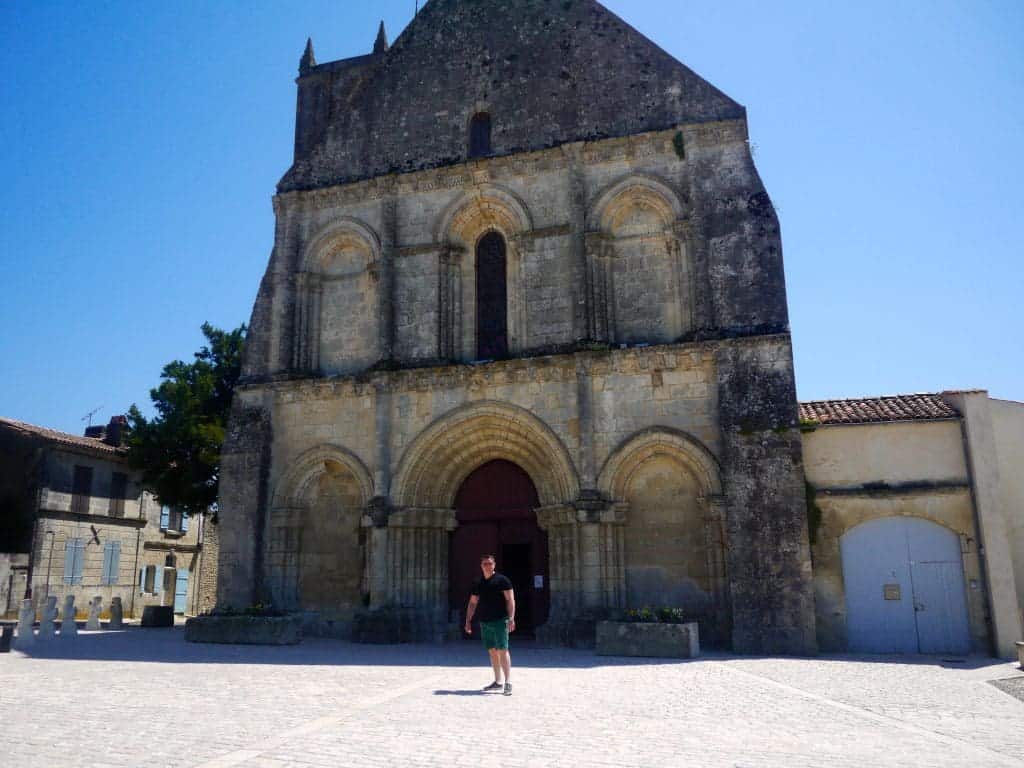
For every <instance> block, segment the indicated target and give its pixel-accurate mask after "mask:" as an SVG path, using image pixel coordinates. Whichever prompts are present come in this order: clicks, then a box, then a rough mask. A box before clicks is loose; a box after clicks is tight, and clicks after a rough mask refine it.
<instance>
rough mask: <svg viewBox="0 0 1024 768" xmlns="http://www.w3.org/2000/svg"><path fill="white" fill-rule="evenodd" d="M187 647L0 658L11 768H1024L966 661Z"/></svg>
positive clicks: (125, 635) (1022, 706)
mask: <svg viewBox="0 0 1024 768" xmlns="http://www.w3.org/2000/svg"><path fill="white" fill-rule="evenodd" d="M513 664H514V670H513V683H514V695H513V696H512V697H511V698H506V697H503V696H500V695H494V694H487V695H484V694H480V693H478V691H479V689H480V688H481V687H482V686H483V685H484V684H486V683H487V682H489V681H490V671H489V668H488V667H487V665H486V656H485V654H484V652H483V651H482V650H481V649H480V648H479V647H478V646H477V645H476V644H473V643H467V644H460V645H454V646H443V647H431V646H358V645H351V644H348V643H342V642H337V641H328V640H307V641H306V642H304V643H303V644H302V645H300V646H296V647H289V648H262V647H245V646H210V645H191V644H186V643H185V642H184V639H183V637H182V631H181V629H180V628H176V629H165V630H141V629H131V630H128V631H125V632H99V633H87V632H83V633H81V634H80V635H79V637H78V638H77V639H74V640H72V639H68V640H66V641H61V640H60V639H57V640H54V641H51V642H49V643H47V644H45V645H44V644H37V645H36V646H35V648H33V649H32V651H31V653H29V654H25V653H20V652H14V653H11V654H4V655H0V707H2V712H3V720H2V722H3V726H2V727H0V763H2V764H3V765H17V766H46V767H47V768H49V767H50V766H61V767H62V768H63V767H64V766H69V767H70V766H83V767H86V766H88V767H89V768H101V767H103V766H117V767H119V768H120V767H122V766H132V767H134V766H147V767H149V766H174V767H175V768H177V767H178V766H182V767H184V766H202V767H203V768H226V767H227V766H244V767H245V768H258V767H259V768H282V767H283V766H303V767H308V766H331V767H332V768H334V767H335V766H346V767H347V766H392V765H397V766H400V767H401V768H406V767H410V768H411V767H415V766H429V767H431V768H433V767H434V766H438V767H440V766H452V765H456V764H465V765H470V766H475V765H479V764H493V765H501V766H518V767H520V768H534V767H540V766H573V767H574V768H576V767H577V766H645V767H646V766H709V767H711V768H717V767H719V766H722V767H728V768H755V767H756V768H766V767H771V766H779V767H780V768H782V767H783V766H784V767H785V768H802V767H804V766H856V767H857V768H869V767H874V766H878V767H880V768H881V767H886V766H971V767H972V768H981V767H983V766H1022V767H1024V727H1022V726H1024V703H1022V702H1021V701H1019V700H1017V699H1016V698H1013V697H1012V696H1010V695H1008V694H1006V693H1004V692H1003V691H1001V690H999V689H997V688H996V687H995V686H992V685H989V684H988V681H991V680H997V679H1007V678H1015V677H1020V676H1021V672H1020V671H1019V670H1018V669H1017V665H1016V664H1008V663H1001V662H997V661H994V660H991V659H980V658H972V659H969V660H967V661H966V662H964V663H953V662H943V661H942V660H941V659H939V658H926V657H906V658H899V657H888V658H886V657H875V658H871V657H853V656H844V657H821V658H816V659H791V658H787V659H783V658H744V657H735V656H726V655H709V656H706V657H704V658H702V659H699V660H696V661H690V662H676V663H671V662H662V661H651V660H640V661H636V660H626V659H609V658H602V657H597V656H594V655H593V654H591V653H588V652H583V651H568V650H545V649H535V648H528V647H525V646H524V645H521V646H520V647H519V648H516V647H515V646H513Z"/></svg>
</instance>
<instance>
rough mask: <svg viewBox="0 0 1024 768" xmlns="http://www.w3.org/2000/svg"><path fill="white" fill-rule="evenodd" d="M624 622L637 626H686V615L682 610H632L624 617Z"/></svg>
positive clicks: (666, 608)
mask: <svg viewBox="0 0 1024 768" xmlns="http://www.w3.org/2000/svg"><path fill="white" fill-rule="evenodd" d="M622 618H623V621H630V622H634V623H637V624H685V623H686V621H687V619H686V614H685V613H684V612H683V609H682V608H669V607H668V606H662V607H659V608H648V607H646V606H645V607H643V608H630V609H628V610H627V611H626V612H625V613H624V614H623V616H622Z"/></svg>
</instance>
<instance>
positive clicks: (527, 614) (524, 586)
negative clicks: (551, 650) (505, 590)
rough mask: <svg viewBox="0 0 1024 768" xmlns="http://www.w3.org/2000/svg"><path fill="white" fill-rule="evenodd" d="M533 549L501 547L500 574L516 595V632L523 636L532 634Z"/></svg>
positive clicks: (530, 547)
mask: <svg viewBox="0 0 1024 768" xmlns="http://www.w3.org/2000/svg"><path fill="white" fill-rule="evenodd" d="M532 549H533V547H532V546H531V545H530V543H526V544H503V545H502V547H501V567H502V571H501V572H502V573H504V574H505V575H506V576H508V578H509V580H510V581H511V582H512V588H513V593H514V594H515V595H516V598H517V599H516V627H517V628H516V631H517V632H520V633H523V634H530V633H532V632H533V629H534V624H533V601H532V600H531V599H529V598H530V595H531V594H532V593H533V576H534V568H533V557H532V555H533V552H532Z"/></svg>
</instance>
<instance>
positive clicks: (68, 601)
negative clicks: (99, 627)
mask: <svg viewBox="0 0 1024 768" xmlns="http://www.w3.org/2000/svg"><path fill="white" fill-rule="evenodd" d="M76 635H78V624H76V623H75V596H74V595H67V596H66V597H65V598H64V611H63V613H62V614H61V622H60V636H61V637H62V638H68V637H75V636H76Z"/></svg>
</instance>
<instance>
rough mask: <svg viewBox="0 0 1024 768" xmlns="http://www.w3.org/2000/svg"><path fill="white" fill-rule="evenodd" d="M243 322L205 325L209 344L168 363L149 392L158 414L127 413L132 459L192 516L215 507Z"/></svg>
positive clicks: (153, 486) (160, 493)
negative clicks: (187, 358)
mask: <svg viewBox="0 0 1024 768" xmlns="http://www.w3.org/2000/svg"><path fill="white" fill-rule="evenodd" d="M245 332H246V327H245V325H244V324H243V325H241V326H239V327H238V328H236V329H235V330H233V331H222V330H220V329H219V328H214V327H213V326H212V325H210V324H209V323H204V324H203V335H204V336H205V337H206V341H207V344H206V345H205V346H203V347H202V348H201V349H200V350H199V351H198V352H196V354H195V360H194V361H193V362H191V363H185V362H183V361H181V360H175V361H174V362H172V363H168V364H167V365H166V366H164V369H163V371H162V372H161V374H160V378H161V379H163V381H162V382H161V383H160V386H159V387H157V388H156V389H152V390H150V392H149V397H150V399H151V400H152V401H153V407H154V409H155V410H156V416H155V417H154V418H153V419H146V418H145V417H144V416H143V415H142V413H141V412H140V411H139V409H138V407H136V406H135V405H132V407H131V408H130V409H129V411H128V424H129V427H130V431H129V433H128V448H129V453H128V458H129V461H130V462H131V464H132V465H133V466H134V467H135V468H136V469H138V470H140V471H141V472H142V475H143V481H144V482H145V483H146V486H147V487H148V488H149V489H150V490H152V491H153V493H155V494H156V495H157V497H158V498H159V499H160V502H161V503H162V504H168V505H170V506H172V507H177V508H180V509H182V510H184V511H186V512H188V513H189V514H190V515H194V514H199V513H202V512H205V511H207V510H209V509H216V507H215V505H216V502H217V487H218V478H219V477H220V450H221V446H222V445H223V444H224V434H225V431H226V429H227V422H228V414H229V412H230V410H231V396H232V394H233V393H234V389H235V384H237V383H238V377H239V374H240V372H241V363H242V345H243V344H244V343H245Z"/></svg>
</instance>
